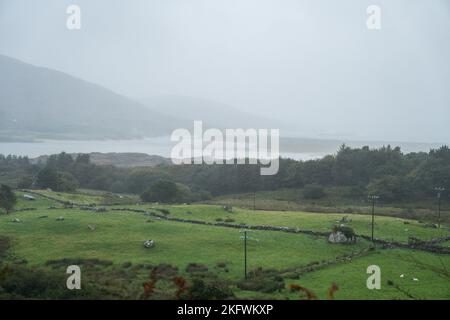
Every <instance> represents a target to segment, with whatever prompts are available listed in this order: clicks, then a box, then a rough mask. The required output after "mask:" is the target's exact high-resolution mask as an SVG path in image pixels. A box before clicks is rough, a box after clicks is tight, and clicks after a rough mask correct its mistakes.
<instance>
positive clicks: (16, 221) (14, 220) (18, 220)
mask: <svg viewBox="0 0 450 320" xmlns="http://www.w3.org/2000/svg"><path fill="white" fill-rule="evenodd" d="M11 222H14V223H19V222H22V221H20V219H19V218H14V219H12V220H11Z"/></svg>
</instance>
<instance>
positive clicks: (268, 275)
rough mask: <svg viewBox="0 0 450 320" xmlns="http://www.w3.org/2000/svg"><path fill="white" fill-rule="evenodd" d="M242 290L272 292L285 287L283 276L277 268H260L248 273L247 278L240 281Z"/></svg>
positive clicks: (239, 286) (239, 284) (239, 285)
mask: <svg viewBox="0 0 450 320" xmlns="http://www.w3.org/2000/svg"><path fill="white" fill-rule="evenodd" d="M237 286H238V288H239V289H241V290H248V291H258V292H262V293H272V292H275V291H281V290H283V289H284V281H283V278H282V277H281V276H280V275H279V274H278V272H277V271H276V270H263V269H262V268H258V269H255V270H252V271H250V272H249V273H248V275H247V279H246V280H242V281H240V282H238V284H237Z"/></svg>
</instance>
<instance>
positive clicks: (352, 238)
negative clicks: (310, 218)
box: [328, 224, 356, 244]
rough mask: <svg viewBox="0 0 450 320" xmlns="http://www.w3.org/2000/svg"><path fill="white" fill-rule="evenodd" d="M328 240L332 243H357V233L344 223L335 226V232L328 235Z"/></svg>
mask: <svg viewBox="0 0 450 320" xmlns="http://www.w3.org/2000/svg"><path fill="white" fill-rule="evenodd" d="M328 242H330V243H344V244H349V243H355V242H356V234H355V232H354V231H353V229H352V228H350V227H348V226H345V225H343V224H341V225H337V226H334V228H333V232H332V233H331V234H330V235H329V236H328Z"/></svg>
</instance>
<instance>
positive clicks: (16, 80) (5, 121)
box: [0, 55, 180, 141]
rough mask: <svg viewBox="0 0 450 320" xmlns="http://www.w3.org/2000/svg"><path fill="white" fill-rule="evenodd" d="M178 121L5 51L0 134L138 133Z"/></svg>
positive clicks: (156, 131)
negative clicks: (18, 58) (12, 56)
mask: <svg viewBox="0 0 450 320" xmlns="http://www.w3.org/2000/svg"><path fill="white" fill-rule="evenodd" d="M179 126H180V120H178V119H176V118H175V117H171V116H167V115H163V114H161V113H158V112H155V111H152V110H150V109H149V108H146V107H144V106H142V105H141V104H139V103H137V102H135V101H133V100H131V99H129V98H126V97H124V96H121V95H118V94H116V93H114V92H112V91H110V90H108V89H105V88H103V87H101V86H98V85H95V84H92V83H89V82H86V81H84V80H81V79H78V78H75V77H72V76H70V75H68V74H65V73H62V72H58V71H54V70H50V69H46V68H40V67H35V66H33V65H30V64H26V63H23V62H21V61H18V60H15V59H12V58H9V57H6V56H2V55H0V140H9V141H11V140H19V139H21V140H23V139H28V140H33V139H35V138H47V139H107V138H112V139H114V138H139V137H143V136H161V135H166V134H168V133H170V132H171V131H172V130H173V128H176V127H179Z"/></svg>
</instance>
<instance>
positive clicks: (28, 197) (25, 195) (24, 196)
mask: <svg viewBox="0 0 450 320" xmlns="http://www.w3.org/2000/svg"><path fill="white" fill-rule="evenodd" d="M23 198H24V199H25V200H29V201H34V200H36V198H35V197H33V196H31V195H29V194H24V195H23Z"/></svg>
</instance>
